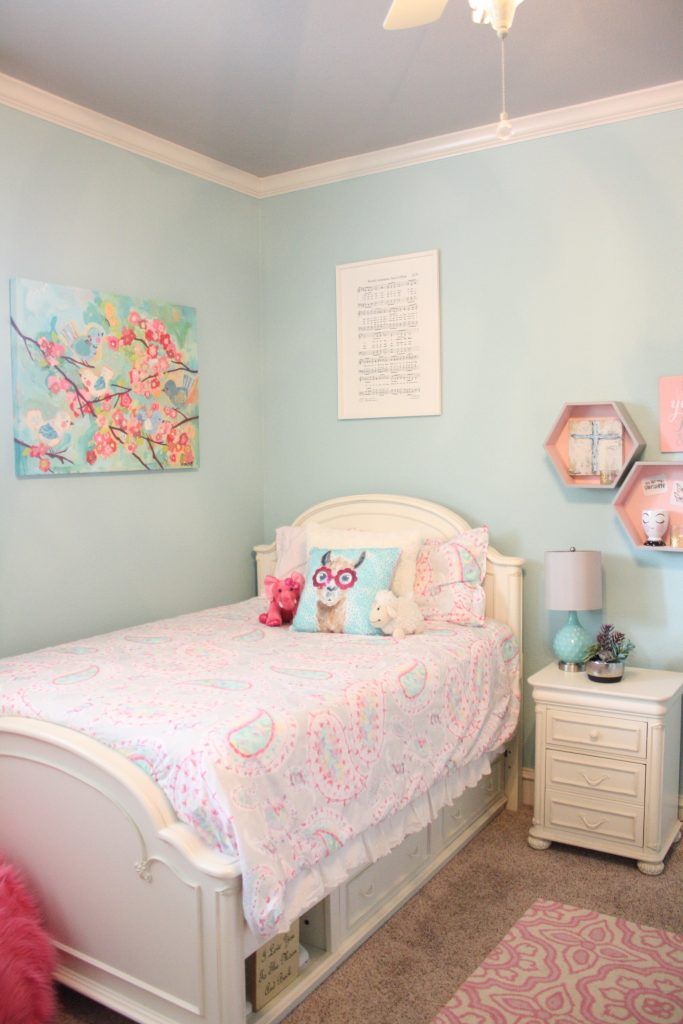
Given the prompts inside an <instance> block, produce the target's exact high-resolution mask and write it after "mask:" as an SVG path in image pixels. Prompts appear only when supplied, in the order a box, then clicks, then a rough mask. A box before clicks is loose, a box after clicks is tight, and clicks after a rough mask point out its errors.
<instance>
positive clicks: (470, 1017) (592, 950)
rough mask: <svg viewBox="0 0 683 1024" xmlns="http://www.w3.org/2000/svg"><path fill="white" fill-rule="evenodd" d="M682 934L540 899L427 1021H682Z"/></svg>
mask: <svg viewBox="0 0 683 1024" xmlns="http://www.w3.org/2000/svg"><path fill="white" fill-rule="evenodd" d="M681 1022H683V936H680V935H675V934H674V933H673V932H664V931H660V930H659V929H658V928H643V927H641V926H640V925H638V924H632V923H631V922H630V921H624V920H622V919H621V918H617V917H606V916H605V915H604V914H598V913H596V912H595V911H593V910H578V909H577V908H576V907H568V906H565V904H564V903H554V902H551V901H550V900H537V901H536V903H534V905H533V906H532V907H531V908H530V909H529V910H527V912H526V914H524V916H523V917H521V918H520V919H519V921H518V922H517V923H516V924H515V925H513V927H512V928H511V929H510V931H509V932H508V933H507V935H506V936H505V938H504V939H503V940H502V942H500V943H499V944H498V945H497V946H496V948H495V949H494V950H493V951H492V952H491V953H490V954H489V956H487V958H486V960H484V962H483V964H481V966H480V967H478V968H477V970H476V971H475V972H474V974H471V975H470V977H469V978H468V979H467V981H466V982H465V983H464V985H462V987H461V988H459V989H458V991H457V992H456V993H455V995H454V996H453V998H452V999H451V1001H450V1002H449V1003H446V1005H445V1006H444V1007H443V1009H442V1010H441V1011H440V1012H439V1013H438V1014H437V1016H436V1017H435V1018H434V1020H433V1022H432V1024H681Z"/></svg>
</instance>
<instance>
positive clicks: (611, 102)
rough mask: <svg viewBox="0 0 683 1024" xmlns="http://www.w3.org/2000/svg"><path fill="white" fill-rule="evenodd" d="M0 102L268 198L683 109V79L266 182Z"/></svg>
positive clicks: (67, 106)
mask: <svg viewBox="0 0 683 1024" xmlns="http://www.w3.org/2000/svg"><path fill="white" fill-rule="evenodd" d="M0 103H1V104H4V105H5V106H7V107H12V108H13V109H15V110H21V111H23V112H24V113H26V114H32V115H33V116H34V117H39V118H41V119H42V120H44V121H50V122H52V123H53V124H58V125H61V126H62V127H63V128H70V129H71V130H72V131H76V132H80V133H81V134H82V135H87V136H89V137H90V138H92V139H98V140H99V141H100V142H106V143H109V144H110V145H112V146H118V147H119V148H120V149H126V150H128V151H129V152H131V153H136V154H137V155H138V156H143V157H147V158H148V159H150V160H156V161H157V162H158V163H162V164H166V165H167V166H168V167H174V168H176V170H179V171H184V172H185V173H186V174H192V175H194V176H195V177H198V178H203V179H204V180H205V181H211V182H214V184H217V185H222V186H223V187H224V188H229V189H232V190H233V191H235V192H241V193H243V194H244V195H247V196H252V197H255V198H260V199H265V198H268V197H269V196H278V195H283V194H285V193H287V192H297V191H300V190H301V189H306V188H315V187H316V186H319V185H329V184H332V183H333V182H337V181H345V180H347V179H349V178H358V177H362V176H364V175H367V174H379V173H381V172H382V171H391V170H397V169H399V168H401V167H411V166H414V165H415V164H421V163H427V162H429V161H431V160H443V159H445V158H447V157H452V156H461V155H463V154H465V153H474V152H476V151H477V150H481V149H491V148H493V147H495V146H510V145H512V144H514V143H517V142H526V141H529V140H530V139H539V138H543V137H544V136H546V135H555V134H559V133H561V132H572V131H578V130H579V129H581V128H593V127H596V126H598V125H605V124H611V123H613V122H616V121H624V120H627V119H629V118H633V117H643V116H646V115H648V114H660V113H664V112H666V111H668V110H677V109H679V108H681V107H683V80H682V81H677V82H668V83H666V84H665V85H657V86H654V87H652V88H650V89H639V90H638V91H637V92H627V93H621V94H620V95H618V96H607V97H605V98H604V99H599V100H590V101H589V102H588V103H578V104H576V105H575V106H571V107H560V108H559V109H557V110H544V111H541V112H540V113H537V114H529V115H527V116H526V117H519V118H517V119H515V120H514V121H513V122H512V124H513V136H512V138H511V139H510V140H508V141H507V142H501V141H500V139H498V138H496V125H495V124H488V125H482V126H480V127H478V128H468V129H466V130H465V131H461V132H451V133H449V134H447V135H436V136H433V137H432V138H430V139H421V140H419V141H418V142H409V143H406V144H405V145H402V146H391V147H389V148H388V149H379V150H375V151H374V152H371V153H360V154H358V155H357V156H350V157H343V158H342V159H340V160H330V161H328V162H327V163H322V164H313V165H312V166H310V167H301V168H299V169H297V170H294V171H284V172H282V173H281V174H271V175H268V176H266V177H263V178H259V177H258V176H257V175H255V174H250V173H249V172H248V171H241V170H239V168H237V167H231V166H230V165H229V164H224V163H222V162H221V161H220V160H214V159H212V158H211V157H208V156H204V155H203V154H202V153H197V152H196V151H195V150H192V149H186V148H185V146H179V145H178V144H177V143H175V142H169V141H168V140H167V139H162V138H159V136H157V135H152V134H150V133H149V132H145V131H142V129H140V128H134V127H133V126H132V125H129V124H125V123H124V122H123V121H117V120H115V118H113V117H107V116H106V115H105V114H98V113H97V112H96V111H94V110H90V109H88V108H87V107H82V106H80V105H79V104H78V103H72V102H71V100H65V99H62V97H60V96H55V95H54V94H53V93H50V92H46V91H45V90H43V89H38V88H36V86H34V85H29V84H28V83H27V82H21V81H19V79H17V78H11V77H10V76H9V75H4V74H2V73H0Z"/></svg>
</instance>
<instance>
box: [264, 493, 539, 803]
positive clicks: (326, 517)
mask: <svg viewBox="0 0 683 1024" xmlns="http://www.w3.org/2000/svg"><path fill="white" fill-rule="evenodd" d="M309 522H315V523H325V524H326V525H327V526H335V527H340V528H342V529H344V528H346V529H353V528H355V529H361V530H408V529H412V530H415V529H419V530H421V531H422V535H423V537H424V538H425V539H426V538H427V537H443V538H444V539H446V538H447V537H454V536H455V535H456V534H458V533H463V532H464V531H465V530H469V529H471V527H470V525H469V523H467V522H465V520H464V519H462V518H461V516H459V515H457V514H456V513H455V512H452V511H451V510H450V509H449V508H446V507H445V506H444V505H437V504H435V503H434V502H432V501H422V499H421V498H409V497H403V496H402V495H398V494H354V495H351V496H350V497H347V498H332V499H331V500H330V501H323V502H321V503H320V504H319V505H314V506H313V507H312V508H309V509H307V510H306V511H305V512H302V513H301V515H300V516H297V518H296V519H295V520H294V523H293V525H294V526H304V525H305V524H306V523H309ZM254 552H255V554H256V574H257V582H258V593H259V594H262V593H263V579H264V577H265V576H267V575H268V574H269V573H271V574H274V573H275V565H276V560H277V559H276V552H275V543H272V544H259V545H258V546H257V547H255V548H254ZM523 564H524V559H523V558H514V557H510V556H508V555H501V553H500V551H496V549H495V548H493V547H490V546H489V549H488V557H487V560H486V580H485V583H484V588H485V590H486V614H487V616H489V617H490V618H492V619H498V621H499V622H505V623H507V625H508V626H509V627H510V629H511V630H512V632H513V633H514V635H515V637H516V638H517V642H518V643H519V648H520V653H521V651H522V566H523ZM520 672H521V660H520ZM520 683H521V679H520ZM520 698H521V689H520ZM520 726H521V717H520ZM521 746H522V744H521V728H518V729H517V732H516V734H515V736H514V738H513V739H511V740H510V741H509V743H508V745H507V748H506V751H505V753H506V758H505V774H506V781H505V789H506V793H507V798H508V809H509V810H511V811H516V810H517V808H518V807H519V804H520V800H521Z"/></svg>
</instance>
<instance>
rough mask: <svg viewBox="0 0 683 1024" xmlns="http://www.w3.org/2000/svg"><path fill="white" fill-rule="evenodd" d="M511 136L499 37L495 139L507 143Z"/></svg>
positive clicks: (503, 63) (502, 44)
mask: <svg viewBox="0 0 683 1024" xmlns="http://www.w3.org/2000/svg"><path fill="white" fill-rule="evenodd" d="M511 135H512V125H511V124H510V121H509V120H508V113H507V97H506V92H505V36H501V37H500V117H499V119H498V127H497V128H496V138H498V139H500V140H501V142H505V141H507V139H509V138H510V136H511Z"/></svg>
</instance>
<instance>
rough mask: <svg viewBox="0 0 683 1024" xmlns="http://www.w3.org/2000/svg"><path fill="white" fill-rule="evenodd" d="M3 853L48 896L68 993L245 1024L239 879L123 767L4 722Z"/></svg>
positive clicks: (125, 1009)
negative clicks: (69, 990) (243, 1022)
mask: <svg viewBox="0 0 683 1024" xmlns="http://www.w3.org/2000/svg"><path fill="white" fill-rule="evenodd" d="M0 851H2V853H3V855H4V856H5V857H6V858H7V859H9V860H10V861H12V862H14V863H17V864H19V865H20V866H21V867H22V868H23V869H24V871H25V872H26V874H27V875H28V879H29V882H30V884H31V886H32V887H33V889H34V890H35V892H36V893H37V894H38V898H39V899H40V902H41V905H42V906H43V908H44V911H45V914H46V917H47V922H48V926H49V928H50V931H51V933H52V935H53V936H54V937H55V939H56V942H57V946H58V949H59V954H60V956H59V969H58V972H57V977H58V978H59V980H61V981H63V982H64V983H65V984H67V985H70V986H71V987H72V988H75V989H78V990H79V991H80V992H83V993H85V994H86V995H89V996H91V997H92V998H93V999H96V1000H98V1001H99V1002H102V1003H105V1004H106V1005H108V1006H111V1007H113V1008H115V1009H118V1010H120V1011H121V1012H122V1013H125V1014H128V1015H129V1016H131V1017H132V1018H133V1019H135V1020H138V1021H142V1022H145V1024H190V1022H193V1024H202V1022H206V1024H234V1022H240V1021H243V1020H244V964H243V953H242V949H243V935H244V923H243V917H242V901H241V879H240V872H239V867H238V866H237V864H236V863H235V862H234V861H233V860H231V859H230V858H228V857H225V856H222V855H221V854H219V853H213V852H212V851H210V850H209V849H207V848H206V847H205V846H204V845H203V844H202V843H201V842H200V841H199V840H198V838H197V837H196V836H195V835H194V834H193V833H192V831H191V830H190V829H189V828H186V827H185V826H184V825H182V824H181V823H179V822H178V821H177V819H176V817H175V815H174V813H173V811H172V810H171V808H170V807H169V805H168V803H167V801H166V798H165V797H164V795H163V793H162V792H161V790H160V789H159V788H158V787H157V786H156V785H155V784H154V783H153V782H152V780H151V779H149V778H148V777H147V776H146V775H144V774H143V772H141V771H140V769H139V768H137V767H135V766H134V765H132V764H131V763H130V762H128V761H127V760H126V759H125V758H124V757H123V756H121V755H120V754H117V753H116V752H114V751H111V750H109V749H107V748H106V747H103V746H102V745H101V744H99V743H97V742H95V741H94V740H91V739H89V738H88V737H86V736H82V735H80V734H79V733H75V732H73V731H71V730H69V729H63V728H61V727H59V726H53V725H49V724H46V723H43V722H39V721H34V720H29V719H24V718H0Z"/></svg>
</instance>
